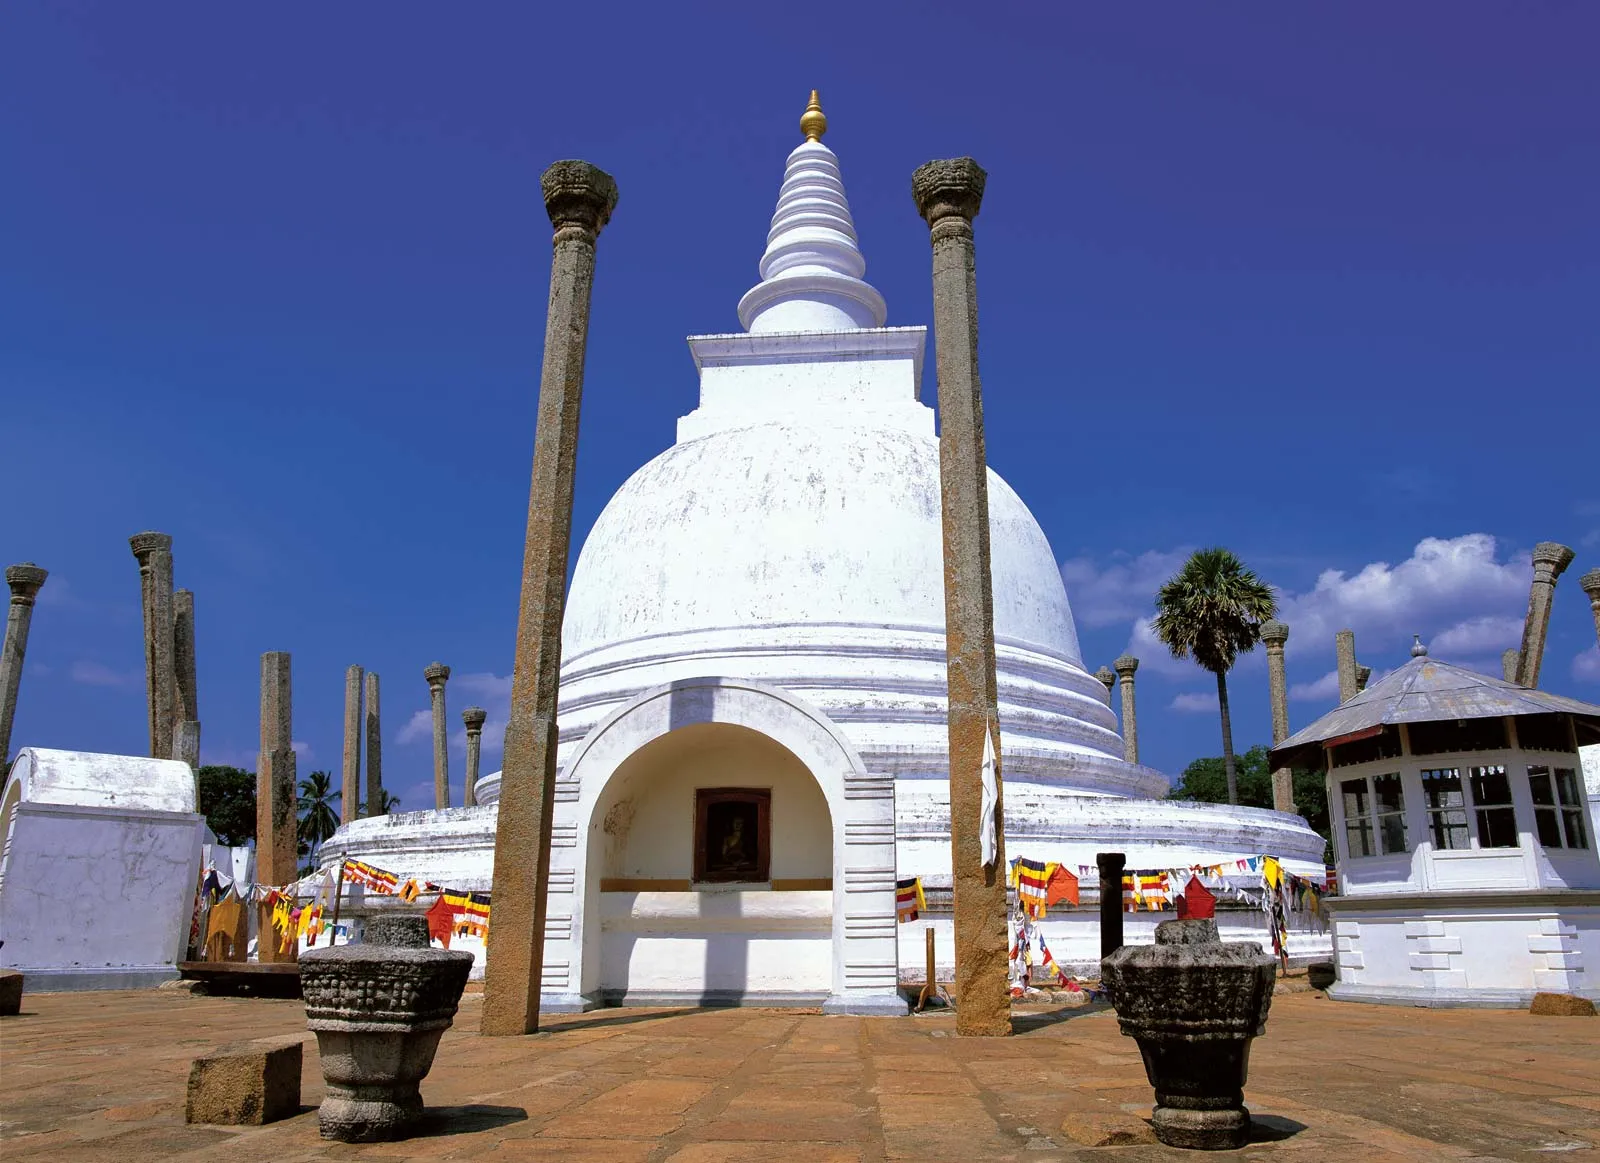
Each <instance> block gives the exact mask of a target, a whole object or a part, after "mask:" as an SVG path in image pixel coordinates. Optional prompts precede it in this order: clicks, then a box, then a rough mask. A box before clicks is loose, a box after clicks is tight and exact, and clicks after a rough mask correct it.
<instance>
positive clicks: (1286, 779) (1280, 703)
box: [1261, 622, 1294, 812]
mask: <svg viewBox="0 0 1600 1163" xmlns="http://www.w3.org/2000/svg"><path fill="white" fill-rule="evenodd" d="M1261 641H1262V642H1263V643H1265V644H1266V647H1267V689H1268V690H1269V691H1270V692H1271V696H1272V745H1273V746H1274V747H1276V746H1277V745H1278V744H1280V743H1282V742H1283V741H1284V740H1285V739H1287V738H1288V737H1289V676H1288V674H1287V673H1285V671H1284V667H1283V647H1284V644H1285V643H1287V642H1288V641H1289V627H1288V626H1287V625H1285V624H1284V623H1282V622H1263V623H1261ZM1272 809H1273V811H1277V812H1293V811H1294V773H1293V772H1292V771H1290V770H1289V768H1287V767H1279V768H1276V769H1275V770H1274V771H1273V773H1272Z"/></svg>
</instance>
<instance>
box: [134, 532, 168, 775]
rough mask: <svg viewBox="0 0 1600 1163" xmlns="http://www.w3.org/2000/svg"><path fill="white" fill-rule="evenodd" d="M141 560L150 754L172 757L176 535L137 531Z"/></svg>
mask: <svg viewBox="0 0 1600 1163" xmlns="http://www.w3.org/2000/svg"><path fill="white" fill-rule="evenodd" d="M128 545H129V546H130V547H131V548H132V549H133V555H134V557H136V558H138V559H139V592H140V597H141V599H142V602H143V606H144V681H145V696H146V699H147V701H148V703H149V716H150V756H151V758H152V759H171V758H172V724H173V714H172V711H173V707H174V705H175V701H176V699H177V673H176V669H175V668H174V665H173V644H174V639H173V606H172V538H171V537H170V536H168V535H167V534H165V533H135V534H134V535H133V536H132V537H130V538H128Z"/></svg>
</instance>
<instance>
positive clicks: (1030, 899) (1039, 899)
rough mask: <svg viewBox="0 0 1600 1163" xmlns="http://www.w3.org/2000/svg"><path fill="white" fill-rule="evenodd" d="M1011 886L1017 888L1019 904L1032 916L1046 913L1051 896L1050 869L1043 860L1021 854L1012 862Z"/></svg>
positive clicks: (1040, 915)
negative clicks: (1046, 906)
mask: <svg viewBox="0 0 1600 1163" xmlns="http://www.w3.org/2000/svg"><path fill="white" fill-rule="evenodd" d="M1011 886H1012V887H1013V888H1015V889H1016V890H1017V904H1018V905H1019V906H1020V907H1021V909H1022V911H1023V912H1025V913H1027V914H1028V916H1030V917H1042V916H1044V915H1045V904H1046V903H1047V901H1048V898H1049V886H1050V871H1049V866H1048V865H1046V864H1045V863H1044V862H1043V861H1042V860H1029V859H1027V858H1026V857H1024V856H1019V857H1017V858H1016V859H1015V860H1013V861H1012V862H1011Z"/></svg>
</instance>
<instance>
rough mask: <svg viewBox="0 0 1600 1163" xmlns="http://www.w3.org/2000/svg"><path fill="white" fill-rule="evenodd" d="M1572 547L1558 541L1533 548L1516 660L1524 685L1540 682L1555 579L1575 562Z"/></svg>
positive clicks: (1520, 681) (1518, 677) (1518, 678)
mask: <svg viewBox="0 0 1600 1163" xmlns="http://www.w3.org/2000/svg"><path fill="white" fill-rule="evenodd" d="M1573 556H1574V555H1573V552H1572V550H1570V549H1568V548H1567V547H1566V546H1565V545H1562V544H1560V543H1559V542H1555V541H1541V542H1539V544H1537V545H1535V546H1534V547H1533V584H1532V585H1531V586H1530V587H1529V588H1528V616H1527V617H1526V618H1525V619H1524V620H1523V623H1522V650H1521V657H1520V658H1518V659H1517V682H1518V683H1520V684H1521V685H1522V686H1525V687H1529V688H1532V687H1536V686H1538V685H1539V666H1540V664H1541V663H1542V662H1543V661H1544V638H1545V634H1546V633H1548V632H1549V630H1550V603H1551V602H1552V601H1554V600H1555V596H1556V579H1557V578H1558V577H1560V576H1561V574H1562V572H1563V571H1564V570H1565V569H1566V568H1567V566H1569V565H1571V564H1572V558H1573Z"/></svg>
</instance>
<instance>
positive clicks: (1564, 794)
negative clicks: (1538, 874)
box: [1519, 724, 1589, 848]
mask: <svg viewBox="0 0 1600 1163" xmlns="http://www.w3.org/2000/svg"><path fill="white" fill-rule="evenodd" d="M1519 726H1520V724H1519ZM1528 787H1529V789H1530V790H1531V791H1532V792H1533V820H1534V826H1535V829H1536V831H1537V832H1538V835H1539V843H1540V844H1542V845H1544V846H1545V847H1546V848H1587V847H1588V846H1589V837H1588V833H1587V829H1586V828H1585V827H1584V820H1583V817H1584V803H1583V792H1582V789H1581V788H1580V787H1579V785H1578V773H1577V770H1576V769H1574V768H1571V767H1558V768H1556V769H1554V770H1553V771H1552V770H1551V769H1550V768H1549V767H1546V766H1545V765H1543V764H1532V765H1530V766H1529V767H1528Z"/></svg>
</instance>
